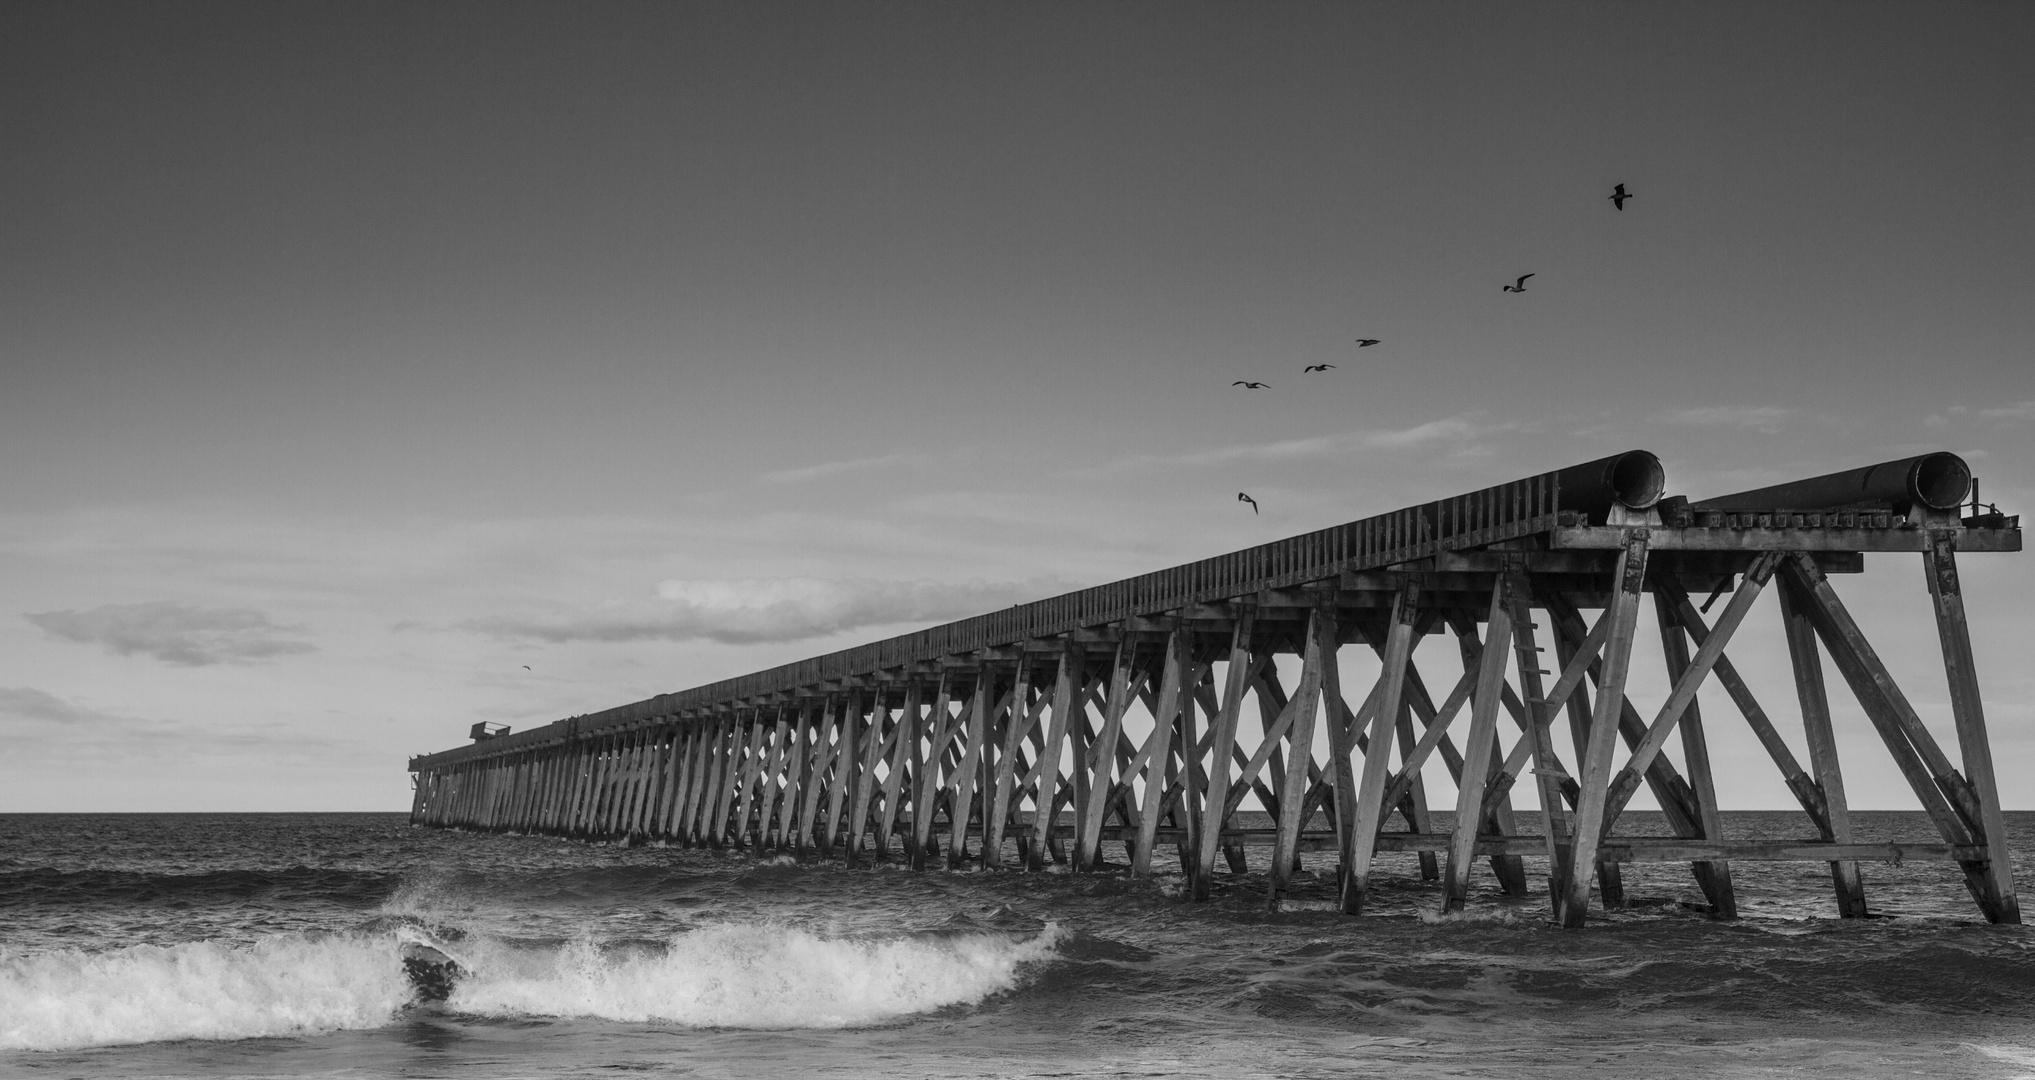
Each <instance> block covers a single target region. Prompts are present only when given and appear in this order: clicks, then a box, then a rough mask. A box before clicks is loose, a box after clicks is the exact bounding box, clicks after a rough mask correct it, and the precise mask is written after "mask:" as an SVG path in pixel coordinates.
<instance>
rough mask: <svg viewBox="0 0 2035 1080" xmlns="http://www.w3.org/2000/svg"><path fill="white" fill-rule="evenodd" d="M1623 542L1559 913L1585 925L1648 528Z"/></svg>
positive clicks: (1630, 531) (1629, 531) (1561, 917)
mask: <svg viewBox="0 0 2035 1080" xmlns="http://www.w3.org/2000/svg"><path fill="white" fill-rule="evenodd" d="M1624 535H1625V542H1624V546H1623V547H1622V548H1621V549H1620V550H1619V553H1618V569H1617V570H1616V571H1615V572H1614V574H1613V578H1612V580H1613V581H1614V582H1616V592H1615V593H1614V594H1613V598H1612V601H1611V609H1610V610H1609V611H1607V612H1606V613H1605V615H1606V617H1607V618H1609V619H1610V620H1611V623H1610V629H1609V632H1608V635H1607V636H1606V638H1605V640H1604V657H1603V662H1602V663H1603V677H1602V679H1601V681H1600V682H1599V683H1598V686H1597V702H1596V709H1595V711H1594V713H1593V714H1592V715H1591V717H1590V742H1589V746H1588V752H1587V754H1586V755H1585V757H1584V759H1583V764H1582V769H1583V772H1582V775H1580V776H1578V777H1577V778H1576V780H1577V784H1578V786H1579V787H1580V789H1581V791H1580V793H1579V795H1578V796H1577V799H1576V831H1575V834H1574V836H1573V837H1572V842H1571V849H1570V850H1571V854H1570V857H1569V860H1568V863H1567V864H1566V865H1567V869H1568V878H1567V880H1565V881H1563V882H1561V883H1560V884H1561V888H1562V898H1561V903H1560V905H1559V911H1558V915H1557V917H1558V919H1559V920H1560V922H1561V924H1562V925H1563V926H1569V927H1579V926H1581V925H1583V918H1584V915H1585V914H1586V913H1587V912H1588V911H1589V907H1590V879H1589V877H1588V876H1587V869H1586V868H1588V867H1592V866H1595V865H1596V864H1597V849H1598V845H1599V843H1600V841H1601V840H1602V839H1603V828H1604V807H1605V802H1606V798H1605V797H1606V796H1607V795H1608V794H1609V787H1610V782H1611V755H1612V753H1613V751H1614V750H1615V749H1616V748H1617V744H1618V713H1619V709H1620V707H1621V706H1622V705H1623V704H1624V702H1625V674H1626V669H1627V667H1628V666H1629V665H1630V664H1631V661H1632V636H1633V632H1634V631H1635V630H1636V629H1637V628H1638V624H1639V596H1640V592H1641V591H1642V590H1643V589H1644V588H1645V586H1646V554H1647V536H1648V530H1646V529H1643V528H1637V529H1627V530H1625V534H1624Z"/></svg>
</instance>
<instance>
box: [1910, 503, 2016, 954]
mask: <svg viewBox="0 0 2035 1080" xmlns="http://www.w3.org/2000/svg"><path fill="white" fill-rule="evenodd" d="M1956 535H1957V534H1956V533H1955V532H1954V531H1951V530H1948V529H1937V530H1931V531H1930V538H1929V547H1928V548H1927V549H1926V550H1925V551H1924V552H1923V556H1922V557H1923V562H1924V570H1925V571H1926V572H1927V574H1928V577H1929V596H1930V599H1931V600H1933V601H1934V607H1935V610H1936V633H1937V637H1938V638H1939V640H1940V641H1941V642H1942V645H1943V671H1944V674H1945V675H1947V676H1949V680H1950V711H1951V715H1952V716H1953V717H1954V718H1955V720H1956V723H1957V746H1958V750H1959V751H1960V753H1961V755H1962V757H1963V759H1964V776H1965V779H1966V780H1967V781H1969V782H1970V784H1971V789H1972V794H1973V795H1975V796H1976V797H1977V801H1978V819H1979V820H1978V822H1977V824H1978V825H1979V827H1980V829H1981V830H1982V831H1983V833H1984V837H1983V841H1982V842H1983V843H1984V844H1985V846H1986V854H1987V856H1988V858H1987V860H1986V865H1985V870H1984V875H1985V904H1984V905H1982V906H1983V907H1985V909H1986V913H1985V914H1986V918H1987V919H1988V920H1990V921H1992V922H1996V923H2018V922H2020V921H2021V903H2020V900H2019V899H2018V898H2017V897H2016V896H2015V894H2014V867H2013V863H2012V861H2011V860H2012V853H2011V852H2010V851H2008V849H2007V829H2006V823H2005V822H2004V820H2002V818H2001V817H2000V790H1999V786H1998V784H1997V782H1996V781H1995V779H1994V776H1993V751H1992V744H1991V742H1990V741H1989V740H1988V739H1987V737H1986V715H1985V705H1984V702H1983V700H1982V699H1981V698H1980V696H1979V688H1978V671H1977V669H1976V667H1975V666H1974V664H1973V661H1972V652H1971V629H1970V627H1969V626H1968V625H1967V624H1966V623H1965V618H1964V589H1963V587H1962V586H1961V585H1960V584H1959V582H1958V579H1957V543H1956Z"/></svg>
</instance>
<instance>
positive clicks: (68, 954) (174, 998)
mask: <svg viewBox="0 0 2035 1080" xmlns="http://www.w3.org/2000/svg"><path fill="white" fill-rule="evenodd" d="M409 1000H410V984H409V982H408V980H406V979H405V978H404V977H403V969H402V966H401V964H400V962H399V961H398V960H397V958H396V952H395V948H394V946H393V945H392V944H391V943H390V941H389V940H387V939H381V940H377V939H372V938H360V937H344V936H340V937H322V938H307V937H300V936H295V935H286V936H277V937H272V938H267V939H264V940H262V941H260V942H258V943H256V944H254V945H252V946H246V947H236V946H231V945H225V944H221V943H217V942H210V941H198V942H189V943H186V944H181V945H167V946H161V945H132V946H128V947H127V948H124V949H115V950H112V951H110V952H98V953H93V952H85V951H82V950H78V949H62V950H57V951H55V952H47V953H38V954H35V955H31V956H13V957H6V958H0V1049H9V1050H63V1049H71V1048H75V1047H82V1046H110V1045H116V1044H120V1043H140V1042H156V1041H159V1040H163V1039H246V1038H255V1037H260V1036H270V1035H295V1034H300V1033H304V1032H311V1031H331V1030H335V1029H340V1028H368V1027H378V1026H380V1025H382V1024H385V1023H387V1022H388V1021H389V1018H390V1017H392V1016H394V1015H395V1012H396V1010H398V1009H400V1008H401V1007H402V1006H403V1005H404V1004H406V1003H407V1002H408V1001H409Z"/></svg>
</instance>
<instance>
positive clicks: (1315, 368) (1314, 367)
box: [1300, 364, 1335, 371]
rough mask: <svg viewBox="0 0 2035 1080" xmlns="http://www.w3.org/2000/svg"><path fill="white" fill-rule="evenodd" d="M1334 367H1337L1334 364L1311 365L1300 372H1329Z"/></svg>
mask: <svg viewBox="0 0 2035 1080" xmlns="http://www.w3.org/2000/svg"><path fill="white" fill-rule="evenodd" d="M1334 366H1335V365H1334V364H1309V365H1307V366H1306V367H1304V368H1301V369H1300V370H1302V371H1327V370H1328V369H1329V368H1332V367H1334Z"/></svg>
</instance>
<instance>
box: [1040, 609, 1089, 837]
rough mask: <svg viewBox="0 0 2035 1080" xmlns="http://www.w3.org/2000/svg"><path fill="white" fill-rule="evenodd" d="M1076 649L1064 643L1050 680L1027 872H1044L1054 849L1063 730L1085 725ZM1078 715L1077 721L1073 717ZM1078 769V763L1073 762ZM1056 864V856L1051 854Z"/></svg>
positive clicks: (1084, 685)
mask: <svg viewBox="0 0 2035 1080" xmlns="http://www.w3.org/2000/svg"><path fill="white" fill-rule="evenodd" d="M1082 660H1083V657H1082V653H1081V648H1080V646H1078V645H1076V644H1074V643H1073V642H1071V641H1070V642H1067V643H1065V644H1064V645H1062V646H1061V649H1060V665H1059V670H1058V671H1057V672H1056V673H1055V674H1054V676H1053V713H1052V717H1051V719H1050V720H1049V722H1048V724H1047V727H1046V743H1045V746H1044V747H1042V748H1041V749H1040V750H1039V760H1038V761H1037V762H1036V763H1035V768H1036V769H1037V770H1038V774H1039V782H1038V790H1037V791H1036V792H1035V793H1034V794H1033V796H1032V801H1033V805H1034V806H1035V807H1036V809H1035V810H1033V812H1032V829H1031V843H1030V847H1029V850H1028V852H1027V854H1026V859H1025V866H1026V868H1027V869H1031V870H1041V869H1044V868H1045V865H1046V856H1047V853H1048V849H1049V848H1052V847H1055V846H1057V843H1058V841H1057V840H1056V839H1055V838H1054V836H1053V826H1054V825H1055V824H1056V822H1057V819H1058V817H1059V808H1060V797H1059V796H1060V754H1061V748H1062V747H1063V746H1064V745H1065V744H1066V741H1067V729H1068V728H1069V727H1070V726H1072V725H1073V724H1075V723H1080V724H1083V725H1085V724H1087V722H1088V720H1087V712H1088V706H1087V704H1086V703H1085V702H1083V701H1082V700H1081V698H1083V697H1085V696H1087V695H1086V694H1085V693H1084V691H1085V690H1086V689H1087V676H1086V674H1085V673H1084V672H1083V670H1082ZM1077 710H1078V711H1079V712H1080V714H1081V715H1080V716H1079V717H1075V716H1074V715H1073V714H1074V713H1075V712H1076V711H1077ZM1075 764H1076V767H1077V768H1078V767H1079V765H1080V762H1079V761H1078V760H1077V761H1076V763H1075ZM1054 858H1055V859H1056V860H1057V859H1058V858H1059V855H1058V854H1057V852H1055V853H1054Z"/></svg>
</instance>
